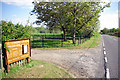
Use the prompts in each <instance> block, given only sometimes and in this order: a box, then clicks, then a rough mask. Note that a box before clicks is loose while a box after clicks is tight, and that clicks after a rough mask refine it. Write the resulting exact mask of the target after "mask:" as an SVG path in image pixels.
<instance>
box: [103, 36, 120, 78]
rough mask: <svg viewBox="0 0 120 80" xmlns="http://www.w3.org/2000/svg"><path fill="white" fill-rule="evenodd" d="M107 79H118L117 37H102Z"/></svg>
mask: <svg viewBox="0 0 120 80" xmlns="http://www.w3.org/2000/svg"><path fill="white" fill-rule="evenodd" d="M102 38H103V46H104V47H103V48H104V51H103V52H104V54H105V57H106V59H105V62H106V68H107V70H108V71H107V77H110V78H118V40H120V39H119V38H117V37H114V36H109V35H102Z"/></svg>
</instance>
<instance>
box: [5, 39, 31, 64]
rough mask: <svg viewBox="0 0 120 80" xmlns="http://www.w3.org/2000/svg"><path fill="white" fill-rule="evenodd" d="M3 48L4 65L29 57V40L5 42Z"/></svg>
mask: <svg viewBox="0 0 120 80" xmlns="http://www.w3.org/2000/svg"><path fill="white" fill-rule="evenodd" d="M4 47H5V50H4V52H5V63H6V65H9V64H10V63H13V62H16V61H19V60H21V59H25V58H28V57H30V56H31V47H30V39H20V40H10V41H5V42H4Z"/></svg>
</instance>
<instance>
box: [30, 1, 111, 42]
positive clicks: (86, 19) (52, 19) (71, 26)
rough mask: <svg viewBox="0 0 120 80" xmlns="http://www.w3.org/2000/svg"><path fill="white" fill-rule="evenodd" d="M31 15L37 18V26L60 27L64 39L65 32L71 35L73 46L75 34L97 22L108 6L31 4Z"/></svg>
mask: <svg viewBox="0 0 120 80" xmlns="http://www.w3.org/2000/svg"><path fill="white" fill-rule="evenodd" d="M33 4H34V9H33V11H32V13H35V14H36V16H37V19H38V20H37V21H36V23H37V24H40V23H41V22H45V23H46V24H47V25H48V26H50V27H54V25H60V26H61V27H60V28H61V29H62V30H63V32H64V39H65V34H66V32H67V30H71V31H72V33H73V44H76V41H75V34H76V32H77V31H78V30H80V29H82V28H83V27H85V26H86V25H90V23H92V21H94V22H95V21H97V20H96V19H98V17H99V16H100V15H99V13H100V12H101V11H103V9H104V8H105V7H108V5H109V4H108V5H105V6H103V7H102V6H101V5H100V2H56V3H54V2H49V3H45V2H36V1H34V2H33Z"/></svg>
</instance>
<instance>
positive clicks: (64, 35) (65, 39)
mask: <svg viewBox="0 0 120 80" xmlns="http://www.w3.org/2000/svg"><path fill="white" fill-rule="evenodd" d="M63 32H64V34H63V37H64V41H67V38H66V31H65V30H63Z"/></svg>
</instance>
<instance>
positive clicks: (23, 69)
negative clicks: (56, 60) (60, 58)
mask: <svg viewBox="0 0 120 80" xmlns="http://www.w3.org/2000/svg"><path fill="white" fill-rule="evenodd" d="M2 78H72V76H71V75H70V74H69V73H67V72H66V71H65V70H63V69H61V68H58V67H56V66H55V65H54V64H49V63H46V62H43V61H40V60H31V61H30V63H29V64H26V65H24V66H18V65H16V66H15V67H11V68H10V72H9V73H6V72H3V73H2Z"/></svg>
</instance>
